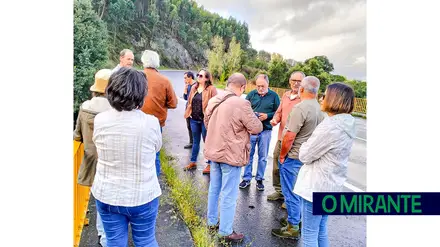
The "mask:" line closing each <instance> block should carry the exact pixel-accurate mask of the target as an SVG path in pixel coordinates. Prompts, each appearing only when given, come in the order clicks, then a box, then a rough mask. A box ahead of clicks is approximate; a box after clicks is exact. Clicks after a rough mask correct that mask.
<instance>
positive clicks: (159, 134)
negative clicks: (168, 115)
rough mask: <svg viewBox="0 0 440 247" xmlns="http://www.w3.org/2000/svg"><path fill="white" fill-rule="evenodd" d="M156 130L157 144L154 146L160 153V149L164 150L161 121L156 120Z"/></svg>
mask: <svg viewBox="0 0 440 247" xmlns="http://www.w3.org/2000/svg"><path fill="white" fill-rule="evenodd" d="M155 125H156V126H155V128H154V133H155V134H156V143H155V145H154V147H155V149H156V153H157V152H159V151H160V149H161V148H162V131H160V123H159V119H158V118H156V124H155Z"/></svg>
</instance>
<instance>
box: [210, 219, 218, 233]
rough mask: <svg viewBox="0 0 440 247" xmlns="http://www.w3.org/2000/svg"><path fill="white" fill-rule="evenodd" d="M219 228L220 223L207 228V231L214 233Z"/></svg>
mask: <svg viewBox="0 0 440 247" xmlns="http://www.w3.org/2000/svg"><path fill="white" fill-rule="evenodd" d="M219 227H220V221H219V222H217V224H215V225H213V226H208V230H209V231H210V232H215V231H218V229H219Z"/></svg>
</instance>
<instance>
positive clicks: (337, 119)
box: [293, 114, 356, 202]
mask: <svg viewBox="0 0 440 247" xmlns="http://www.w3.org/2000/svg"><path fill="white" fill-rule="evenodd" d="M355 123H356V121H355V118H354V117H353V116H351V115H350V114H337V115H334V116H331V117H326V118H325V119H324V120H323V121H322V122H321V123H320V124H319V125H318V126H317V127H316V129H315V130H314V132H313V134H312V135H311V136H310V138H309V139H308V140H307V141H306V142H305V143H303V144H302V146H301V148H300V150H299V160H300V161H301V162H303V163H304V165H303V166H302V167H301V169H300V171H299V174H298V178H297V180H296V184H295V187H294V190H293V192H294V193H295V194H297V195H299V196H301V197H302V198H304V199H305V200H307V201H310V202H312V200H313V196H312V193H313V192H340V191H342V188H343V185H344V183H345V181H346V180H347V167H348V159H349V156H350V152H351V147H352V145H353V138H354V137H355V133H356V131H355Z"/></svg>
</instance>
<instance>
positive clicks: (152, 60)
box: [141, 50, 160, 69]
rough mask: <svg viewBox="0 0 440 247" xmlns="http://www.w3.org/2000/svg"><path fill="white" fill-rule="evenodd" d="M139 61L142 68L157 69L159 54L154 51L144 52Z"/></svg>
mask: <svg viewBox="0 0 440 247" xmlns="http://www.w3.org/2000/svg"><path fill="white" fill-rule="evenodd" d="M141 61H142V63H143V64H144V68H155V69H157V68H159V66H160V59H159V54H157V52H155V51H150V50H145V51H144V52H143V53H142V58H141Z"/></svg>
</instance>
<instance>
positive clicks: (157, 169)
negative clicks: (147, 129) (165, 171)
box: [156, 127, 162, 178]
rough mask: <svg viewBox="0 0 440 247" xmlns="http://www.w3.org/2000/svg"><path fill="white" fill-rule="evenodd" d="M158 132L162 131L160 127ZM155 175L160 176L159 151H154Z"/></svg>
mask: <svg viewBox="0 0 440 247" xmlns="http://www.w3.org/2000/svg"><path fill="white" fill-rule="evenodd" d="M160 133H162V127H160ZM156 175H157V178H159V176H160V151H159V152H157V153H156Z"/></svg>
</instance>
